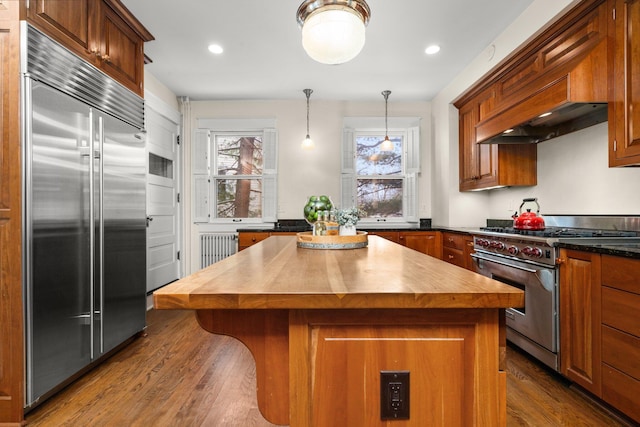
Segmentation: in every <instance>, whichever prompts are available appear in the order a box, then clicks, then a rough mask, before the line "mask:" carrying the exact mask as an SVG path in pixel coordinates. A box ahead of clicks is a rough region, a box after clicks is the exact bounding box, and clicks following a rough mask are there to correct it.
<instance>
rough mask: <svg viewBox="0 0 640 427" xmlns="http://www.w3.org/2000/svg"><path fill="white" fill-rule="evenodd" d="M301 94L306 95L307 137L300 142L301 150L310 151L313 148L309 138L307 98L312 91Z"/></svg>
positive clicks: (306, 90) (307, 90)
mask: <svg viewBox="0 0 640 427" xmlns="http://www.w3.org/2000/svg"><path fill="white" fill-rule="evenodd" d="M303 92H304V94H305V95H307V136H306V137H305V138H304V141H302V148H304V149H307V150H310V149H312V148H313V147H314V145H313V141H312V140H311V137H310V136H309V97H310V96H311V94H312V93H313V90H311V89H305V90H303Z"/></svg>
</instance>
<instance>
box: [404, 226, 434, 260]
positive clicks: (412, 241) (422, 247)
mask: <svg viewBox="0 0 640 427" xmlns="http://www.w3.org/2000/svg"><path fill="white" fill-rule="evenodd" d="M441 237H442V233H440V232H438V231H401V232H399V233H398V243H400V244H401V245H403V246H406V247H408V248H411V249H414V250H416V251H418V252H422V253H423V254H427V255H431V256H432V257H436V258H442V243H441Z"/></svg>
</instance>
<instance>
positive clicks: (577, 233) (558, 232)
mask: <svg viewBox="0 0 640 427" xmlns="http://www.w3.org/2000/svg"><path fill="white" fill-rule="evenodd" d="M480 230H481V231H485V232H490V233H499V234H512V235H519V236H533V237H557V238H580V237H591V238H598V237H638V236H640V234H639V233H638V232H635V231H621V230H600V229H587V228H567V227H546V228H545V229H544V230H520V229H517V228H514V227H482V228H480Z"/></svg>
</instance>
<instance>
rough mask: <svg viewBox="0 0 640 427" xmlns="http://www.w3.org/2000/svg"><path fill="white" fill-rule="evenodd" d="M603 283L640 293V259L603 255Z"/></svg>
mask: <svg viewBox="0 0 640 427" xmlns="http://www.w3.org/2000/svg"><path fill="white" fill-rule="evenodd" d="M602 272H603V273H602V285H603V286H609V287H611V288H616V289H621V290H623V291H627V292H633V293H635V294H640V260H636V259H630V258H622V257H616V256H609V255H603V256H602Z"/></svg>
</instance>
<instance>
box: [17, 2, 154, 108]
mask: <svg viewBox="0 0 640 427" xmlns="http://www.w3.org/2000/svg"><path fill="white" fill-rule="evenodd" d="M26 3H27V5H28V7H27V8H26V19H27V21H28V22H29V23H31V24H32V25H33V26H35V27H36V28H38V29H40V30H41V31H43V32H45V33H46V34H47V35H49V36H50V37H52V38H53V39H55V40H56V41H58V42H59V43H61V44H62V45H64V46H65V47H66V48H68V49H69V50H71V51H72V52H74V53H75V54H76V55H78V56H80V57H81V58H83V59H85V60H86V61H88V62H90V63H91V64H93V65H95V66H96V67H97V68H99V69H100V70H102V71H103V72H105V73H106V74H108V75H110V76H111V77H113V78H114V79H116V80H117V81H118V82H120V83H122V84H123V85H124V86H126V87H127V88H129V89H131V90H132V91H133V92H135V93H137V94H138V95H140V96H143V95H144V85H143V79H144V46H143V45H144V42H146V41H150V40H153V36H152V35H151V34H150V33H149V32H148V31H147V30H146V29H145V28H144V27H143V26H142V24H141V23H140V22H139V21H138V20H137V19H136V18H135V17H134V16H133V15H132V14H131V13H130V12H129V11H128V10H127V9H126V7H124V6H123V5H122V3H120V1H119V0H30V1H29V2H26Z"/></svg>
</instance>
